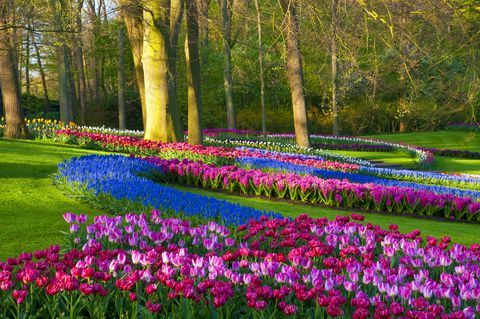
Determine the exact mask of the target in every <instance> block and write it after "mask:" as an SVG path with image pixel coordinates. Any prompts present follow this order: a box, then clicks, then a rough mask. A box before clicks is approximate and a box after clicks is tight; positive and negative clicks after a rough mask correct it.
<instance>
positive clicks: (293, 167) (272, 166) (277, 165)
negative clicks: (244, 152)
mask: <svg viewBox="0 0 480 319" xmlns="http://www.w3.org/2000/svg"><path fill="white" fill-rule="evenodd" d="M236 162H237V163H238V164H240V165H241V166H242V167H249V168H259V169H265V170H276V171H287V172H291V173H298V174H309V175H314V176H318V177H321V178H327V179H339V180H342V179H347V180H349V181H350V182H354V183H361V184H367V183H374V184H377V185H384V186H400V187H408V188H414V189H418V190H428V191H432V192H434V193H436V194H451V195H454V196H460V197H470V198H473V199H476V200H478V199H480V191H473V190H468V189H461V188H454V187H443V186H438V185H426V184H421V183H415V182H408V181H397V180H394V179H387V178H380V177H376V176H372V175H368V174H362V173H361V170H360V172H340V171H332V170H326V169H319V168H315V167H311V166H305V165H298V164H292V163H284V162H280V161H276V160H274V159H269V158H252V157H245V158H240V159H237V160H236ZM479 178H480V177H479ZM452 184H453V183H452ZM475 185H476V186H477V188H478V189H480V179H478V180H477V183H476V184H475ZM472 188H475V187H474V186H473V185H472Z"/></svg>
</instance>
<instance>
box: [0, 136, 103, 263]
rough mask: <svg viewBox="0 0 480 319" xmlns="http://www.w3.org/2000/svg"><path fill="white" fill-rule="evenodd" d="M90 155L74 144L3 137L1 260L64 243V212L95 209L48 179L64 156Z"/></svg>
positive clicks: (0, 147) (0, 161)
mask: <svg viewBox="0 0 480 319" xmlns="http://www.w3.org/2000/svg"><path fill="white" fill-rule="evenodd" d="M91 153H92V152H91V151H87V150H81V149H79V148H76V147H74V146H61V145H56V144H46V143H39V142H34V141H13V140H4V139H0V192H1V196H2V197H1V200H0V201H1V204H0V229H1V230H2V231H1V233H0V260H3V259H5V258H6V257H9V256H14V255H16V254H18V253H20V252H22V251H32V250H35V249H39V248H44V247H47V246H48V245H50V244H52V243H61V240H62V234H61V233H60V231H66V230H67V227H66V223H65V222H64V221H63V218H62V214H63V213H65V212H67V211H71V212H76V213H88V212H92V211H93V210H92V209H91V208H89V207H88V206H87V205H85V204H80V203H78V202H76V201H75V200H73V199H69V198H67V197H65V196H64V195H63V194H62V193H60V192H59V191H58V190H57V189H56V188H55V187H54V186H53V185H52V179H51V177H49V175H51V174H53V173H55V172H56V170H57V164H58V163H59V162H61V161H62V160H64V159H67V158H71V157H74V156H82V155H85V154H91ZM91 214H95V212H93V213H90V214H89V215H91Z"/></svg>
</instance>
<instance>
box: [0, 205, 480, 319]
mask: <svg viewBox="0 0 480 319" xmlns="http://www.w3.org/2000/svg"><path fill="white" fill-rule="evenodd" d="M64 217H65V220H66V221H67V222H68V223H69V224H70V225H71V226H70V229H71V235H70V236H69V239H70V241H71V245H70V246H69V247H67V250H66V252H65V253H60V252H59V251H60V249H59V247H58V246H52V247H50V248H48V249H45V250H40V251H36V252H34V253H33V254H29V253H23V254H21V255H20V256H18V257H16V258H11V259H9V261H8V263H0V290H1V291H2V292H0V304H1V305H2V307H0V313H2V312H3V317H12V318H18V319H19V318H25V317H31V316H35V317H43V318H47V317H70V318H77V317H80V316H82V317H109V318H125V317H142V318H154V317H156V316H157V315H160V316H168V318H195V317H197V318H218V317H222V318H281V317H284V316H293V317H296V318H319V319H323V318H325V319H326V318H355V319H366V318H442V319H449V318H466V319H474V318H475V317H476V313H478V312H479V311H480V306H479V300H480V289H479V288H478V287H480V282H479V275H478V274H479V273H480V266H479V264H480V246H479V245H473V246H471V247H470V248H467V247H464V246H461V245H452V246H450V245H449V241H450V240H449V238H447V237H445V238H442V239H441V240H440V241H438V240H436V239H434V238H428V237H427V238H426V240H423V239H422V238H421V237H419V231H413V232H411V233H409V234H401V233H400V232H398V227H396V226H395V225H391V227H390V230H382V229H380V228H379V227H376V226H373V225H371V224H367V225H362V224H359V223H357V222H354V221H350V220H349V218H348V217H337V219H336V220H335V221H328V220H326V219H312V218H308V217H306V216H300V217H298V218H297V219H295V220H287V219H274V220H269V219H268V218H261V219H260V220H252V221H250V223H248V224H247V225H243V226H241V227H239V228H238V229H237V230H235V231H233V232H231V231H230V230H229V229H227V228H225V227H224V226H221V225H218V224H216V223H214V222H210V223H208V224H203V225H198V226H195V225H192V224H191V223H189V222H188V221H185V220H181V219H168V218H164V217H163V216H162V215H161V214H160V213H159V212H158V211H152V213H151V214H150V215H149V216H146V215H144V214H141V215H134V214H127V215H126V216H125V218H122V217H121V216H117V217H107V216H100V217H96V218H95V220H94V223H93V224H90V225H86V224H85V216H82V215H80V216H76V215H73V214H65V215H64ZM352 218H354V219H357V220H362V219H363V217H362V216H359V215H352Z"/></svg>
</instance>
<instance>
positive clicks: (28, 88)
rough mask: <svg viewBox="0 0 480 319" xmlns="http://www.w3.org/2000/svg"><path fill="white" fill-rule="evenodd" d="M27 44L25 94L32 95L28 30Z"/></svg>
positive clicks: (27, 32)
mask: <svg viewBox="0 0 480 319" xmlns="http://www.w3.org/2000/svg"><path fill="white" fill-rule="evenodd" d="M25 32H26V39H25V40H26V44H25V93H26V94H27V95H30V36H29V33H30V31H28V30H26V31H25Z"/></svg>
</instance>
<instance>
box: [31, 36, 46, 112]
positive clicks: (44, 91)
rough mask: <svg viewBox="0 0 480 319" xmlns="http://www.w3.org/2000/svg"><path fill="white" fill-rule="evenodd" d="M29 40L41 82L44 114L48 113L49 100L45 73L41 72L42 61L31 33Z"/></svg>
mask: <svg viewBox="0 0 480 319" xmlns="http://www.w3.org/2000/svg"><path fill="white" fill-rule="evenodd" d="M30 38H31V40H32V45H33V48H34V49H35V55H36V59H37V66H38V73H40V79H41V80H42V88H43V101H44V108H43V110H44V111H45V112H50V99H49V98H48V86H47V79H46V78H45V71H44V70H43V65H42V59H41V57H40V50H39V49H38V45H37V42H36V41H35V35H34V34H33V32H32V33H31V34H30Z"/></svg>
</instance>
